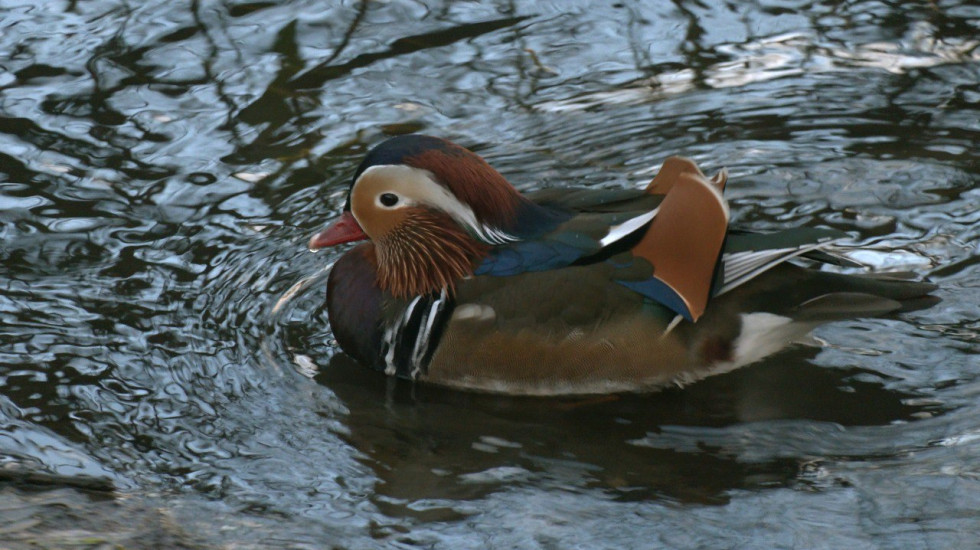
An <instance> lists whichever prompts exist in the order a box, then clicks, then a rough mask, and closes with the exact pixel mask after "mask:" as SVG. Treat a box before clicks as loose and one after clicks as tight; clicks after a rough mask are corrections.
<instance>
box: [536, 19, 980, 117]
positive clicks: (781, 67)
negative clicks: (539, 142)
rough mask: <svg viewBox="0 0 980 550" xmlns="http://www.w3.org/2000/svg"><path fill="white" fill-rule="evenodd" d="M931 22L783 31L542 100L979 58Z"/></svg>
mask: <svg viewBox="0 0 980 550" xmlns="http://www.w3.org/2000/svg"><path fill="white" fill-rule="evenodd" d="M937 33H938V30H937V29H936V28H935V27H933V26H932V25H930V24H929V23H927V22H924V21H920V22H917V23H916V24H914V25H913V28H912V31H911V32H910V33H909V36H908V38H907V39H906V40H903V41H901V42H870V43H867V44H858V45H854V46H849V45H840V46H830V45H827V44H826V39H825V38H822V37H820V36H818V35H817V34H816V33H814V32H811V31H802V32H792V33H785V34H779V35H775V36H771V37H768V38H764V39H761V40H756V41H752V42H747V43H745V44H728V45H723V46H719V47H718V48H717V51H718V52H719V53H722V54H726V55H729V56H731V57H732V59H731V60H730V61H723V62H720V63H716V64H714V65H710V66H708V67H707V68H705V69H704V70H703V71H701V74H702V76H699V74H698V71H695V70H694V69H681V70H679V71H674V72H668V73H663V74H658V75H657V76H655V77H652V78H648V79H643V80H639V81H636V82H631V83H629V84H626V85H625V86H624V87H623V88H621V89H618V90H611V91H603V92H595V93H590V94H585V95H582V96H579V97H575V98H572V99H568V100H561V101H549V102H545V103H542V104H539V105H537V108H538V109H540V110H542V111H545V112H563V111H580V110H584V109H589V108H592V107H596V106H599V105H628V104H635V103H644V102H649V101H655V100H658V99H662V98H665V97H668V96H672V95H678V94H682V93H684V92H687V91H690V90H693V89H695V88H697V87H698V85H699V84H701V83H703V84H704V85H706V86H709V87H711V88H735V87H739V86H745V85H747V84H752V83H756V82H765V81H767V80H774V79H777V78H785V77H791V76H799V75H804V74H810V75H812V74H818V73H827V72H844V71H848V70H851V69H854V68H856V67H860V68H869V69H880V70H884V71H887V72H890V73H893V74H905V73H907V72H909V71H911V70H914V69H921V68H927V67H936V66H939V65H946V64H951V63H966V62H971V61H980V40H948V41H947V40H944V39H942V38H940V37H937V36H936V35H937Z"/></svg>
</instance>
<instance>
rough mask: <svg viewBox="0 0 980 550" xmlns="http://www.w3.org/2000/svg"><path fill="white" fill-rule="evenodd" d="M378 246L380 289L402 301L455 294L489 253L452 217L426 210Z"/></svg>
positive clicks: (414, 213)
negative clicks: (444, 292)
mask: <svg viewBox="0 0 980 550" xmlns="http://www.w3.org/2000/svg"><path fill="white" fill-rule="evenodd" d="M375 244H376V246H377V255H378V286H379V287H380V288H381V289H382V290H385V291H387V292H388V293H390V294H391V295H392V296H394V297H396V298H401V299H408V298H410V297H412V296H418V295H421V294H428V293H430V292H439V291H441V290H442V289H447V290H448V292H450V293H452V292H453V289H454V286H455V283H456V281H457V280H459V279H460V278H462V277H466V276H469V275H472V274H473V269H474V268H475V266H476V265H477V264H478V263H479V261H480V260H482V259H483V257H484V256H486V254H487V251H488V250H489V247H488V246H487V245H485V244H483V243H481V242H479V241H477V240H476V239H474V238H473V237H471V236H470V235H469V233H467V232H466V231H465V230H463V229H462V228H461V227H460V226H459V225H458V224H456V222H455V221H453V219H452V218H451V217H449V216H448V215H446V214H443V213H441V212H435V211H433V210H430V209H426V208H413V209H412V210H411V213H410V215H408V216H406V218H405V221H404V222H402V223H401V224H399V225H397V226H396V227H394V228H393V229H392V230H391V231H390V232H388V233H387V234H386V235H385V236H384V237H383V238H381V239H379V240H378V241H376V243H375Z"/></svg>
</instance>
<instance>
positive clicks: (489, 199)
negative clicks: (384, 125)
mask: <svg viewBox="0 0 980 550" xmlns="http://www.w3.org/2000/svg"><path fill="white" fill-rule="evenodd" d="M405 164H407V165H408V166H412V167H415V168H421V169H424V170H428V171H429V172H431V173H432V174H433V175H434V176H435V177H436V180H437V181H438V182H439V183H441V184H442V185H444V186H446V187H447V188H448V189H449V191H450V192H451V193H452V194H453V195H454V196H455V197H456V198H457V199H459V200H460V202H462V203H463V204H466V205H468V206H469V207H470V208H472V209H473V213H474V214H475V215H476V217H477V219H478V220H479V221H480V222H481V223H483V224H486V225H489V226H491V227H497V228H509V227H511V226H513V225H514V222H515V218H516V216H517V212H518V210H519V209H520V208H521V206H523V204H524V203H526V202H529V201H527V199H525V198H524V197H523V196H522V195H521V194H520V193H518V192H517V190H516V189H514V187H513V186H512V185H511V184H510V182H508V181H507V179H506V178H504V177H503V176H502V175H501V174H500V172H497V171H496V170H495V169H494V168H493V167H492V166H490V165H489V164H488V163H487V162H486V161H485V160H483V158H482V157H480V156H479V155H477V154H476V153H473V152H470V151H469V150H467V149H464V148H463V147H460V146H459V145H456V144H454V143H452V142H448V141H447V142H444V143H442V144H441V146H440V147H438V148H432V149H427V150H425V151H422V152H421V153H418V154H416V155H413V156H410V157H406V158H405Z"/></svg>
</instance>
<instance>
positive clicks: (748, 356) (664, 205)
mask: <svg viewBox="0 0 980 550" xmlns="http://www.w3.org/2000/svg"><path fill="white" fill-rule="evenodd" d="M726 181H727V174H726V173H725V172H724V171H722V172H720V173H719V174H718V175H716V176H714V177H713V178H708V177H706V176H705V175H704V174H703V173H702V172H701V170H700V169H699V168H698V167H697V165H695V164H694V163H693V162H692V161H691V160H688V159H685V158H681V157H671V158H669V159H667V161H666V162H664V164H663V167H662V169H661V170H660V172H659V173H658V174H657V176H656V177H655V178H654V179H653V181H652V182H651V183H650V184H649V185H648V186H647V187H646V188H645V189H635V190H633V189H623V190H595V189H575V188H564V189H545V190H541V191H537V192H534V193H529V194H527V195H525V194H522V193H520V192H518V191H517V190H516V189H515V188H514V187H513V186H512V185H511V184H510V183H508V181H507V180H506V179H505V178H504V177H503V176H502V175H501V174H500V173H498V172H497V171H496V170H494V169H493V168H492V167H491V166H490V165H489V164H488V163H487V162H486V161H484V160H483V159H482V158H481V157H480V156H478V155H476V154H475V153H473V152H471V151H469V150H468V149H465V148H463V147H461V146H459V145H456V144H454V143H452V142H449V141H446V140H444V139H440V138H436V137H430V136H424V135H417V134H412V135H403V136H399V137H394V138H391V139H389V140H387V141H385V142H383V143H381V144H380V145H378V146H376V147H375V148H374V149H372V150H371V151H370V152H369V153H368V154H367V156H366V157H365V158H364V160H363V162H362V163H361V164H360V166H359V167H358V168H357V170H356V172H355V173H354V177H353V182H352V184H351V187H350V190H349V193H348V197H347V202H346V205H345V207H344V210H343V213H342V214H341V216H340V218H339V219H337V220H336V221H335V222H334V223H333V224H332V225H330V226H329V227H328V228H327V229H325V230H323V231H322V232H320V233H319V234H317V235H315V236H314V237H313V238H312V239H311V240H310V248H311V249H312V250H316V249H320V248H323V247H329V246H334V245H338V244H341V243H348V242H353V241H359V240H364V239H369V240H368V242H366V243H362V244H359V245H357V246H355V247H353V248H352V249H350V250H348V251H347V252H346V253H345V254H343V256H341V257H340V259H339V260H337V261H336V263H335V264H334V266H333V267H332V269H331V271H330V275H329V277H328V283H327V313H328V316H329V320H330V324H331V326H332V330H333V334H334V337H335V338H336V340H337V343H338V344H339V345H340V347H341V349H342V350H343V351H344V352H346V353H347V354H349V355H351V356H352V357H353V358H354V359H356V360H357V361H359V362H360V363H363V364H366V365H369V366H371V367H373V368H376V369H378V370H382V371H384V372H385V373H387V374H388V375H392V376H398V377H403V378H409V379H412V380H419V381H425V382H430V383H434V384H439V385H443V386H449V387H454V388H461V389H469V390H477V391H486V392H497V393H506V394H523V395H560V394H595V393H611V392H624V391H645V390H654V389H659V388H662V387H664V386H667V385H683V384H686V383H690V382H693V381H696V380H698V379H701V378H703V377H705V376H707V375H709V374H716V373H721V372H726V371H729V370H732V369H735V368H737V367H740V366H743V365H746V364H749V363H752V362H755V361H757V360H759V359H761V358H763V357H765V356H767V355H770V354H772V353H774V352H776V351H778V350H779V349H781V348H782V347H784V346H785V345H787V344H788V343H790V342H791V341H793V340H795V339H797V338H799V337H801V336H804V335H805V334H806V333H807V332H809V331H810V330H811V329H812V328H813V327H815V326H816V325H817V324H819V323H822V322H825V321H831V320H835V319H842V318H847V317H852V316H871V315H880V314H884V313H887V312H891V311H896V310H899V309H902V308H903V307H905V308H910V307H911V305H910V304H912V303H914V302H915V301H916V299H920V298H924V297H926V299H928V298H931V297H927V295H928V293H929V292H930V291H931V290H933V289H934V288H935V287H934V285H931V284H929V283H924V282H915V281H910V280H904V279H898V278H885V277H882V276H867V275H848V274H841V273H832V272H828V271H821V270H819V269H818V268H816V267H814V266H819V264H820V263H839V264H840V263H844V264H846V263H847V262H848V260H847V259H846V258H845V257H844V256H842V255H841V254H839V253H836V252H835V251H836V250H837V249H836V248H835V247H834V245H835V243H836V242H837V241H838V240H840V239H841V238H842V237H844V236H846V235H845V234H843V233H841V232H838V231H835V230H831V229H818V228H795V229H789V230H785V231H780V232H776V233H769V234H762V233H753V232H749V231H740V230H736V229H730V228H729V227H728V219H729V208H728V204H727V202H726V201H725V199H724V198H723V195H722V193H723V191H724V188H725V184H726ZM801 263H806V264H809V265H798V264H801Z"/></svg>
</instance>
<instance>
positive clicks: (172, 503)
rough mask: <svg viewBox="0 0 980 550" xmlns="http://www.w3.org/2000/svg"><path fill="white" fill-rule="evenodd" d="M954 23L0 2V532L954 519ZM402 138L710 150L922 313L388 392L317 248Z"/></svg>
mask: <svg viewBox="0 0 980 550" xmlns="http://www.w3.org/2000/svg"><path fill="white" fill-rule="evenodd" d="M978 21H980V11H978V9H977V8H976V7H975V6H973V4H972V3H971V2H968V1H964V0H950V1H939V2H932V3H922V4H921V5H920V4H908V3H906V4H902V5H898V4H888V3H880V2H871V1H861V2H856V3H850V4H846V5H843V4H840V3H836V2H831V3H813V2H791V3H789V4H787V3H785V2H783V3H781V4H779V5H776V4H774V3H772V2H762V3H754V4H745V3H737V4H730V3H729V4H725V3H720V2H713V1H711V2H686V1H678V2H672V3H662V4H651V3H644V2H624V3H615V4H602V5H599V4H596V3H591V2H584V1H574V2H563V3H561V5H556V6H549V5H544V4H541V3H537V2H534V3H531V2H527V3H508V2H493V3H457V2H439V1H437V0H434V1H431V2H401V1H393V2H355V3H349V4H343V3H325V2H313V1H302V0H293V1H289V2H281V3H265V2H257V3H240V4H227V3H226V4H222V5H217V4H214V5H211V4H207V3H197V2H192V3H179V2H178V3H174V2H156V1H151V2H141V3H136V4H132V3H118V2H113V1H99V2H82V3H77V2H74V3H72V2H68V3H50V2H46V3H36V2H35V3H18V2H12V3H9V2H8V3H7V4H5V6H4V16H3V18H2V19H0V31H2V32H0V52H2V53H0V501H2V502H3V504H0V525H2V527H0V540H3V542H4V544H3V546H5V547H7V546H10V547H15V548H16V547H28V546H30V545H35V544H41V545H47V546H51V547H64V546H72V545H74V546H82V547H85V546H96V547H97V546H99V545H108V544H119V545H124V546H127V547H129V546H133V547H140V546H145V547H180V546H184V547H210V546H221V545H229V546H246V547H247V546H249V545H257V546H290V545H291V546H306V547H323V546H324V545H325V544H328V543H329V544H333V545H336V546H338V547H345V548H374V547H377V546H378V545H384V546H400V547H406V546H409V547H411V546H429V547H440V548H442V547H445V548H485V547H488V546H489V547H500V548H510V547H520V548H540V547H567V546H570V545H572V544H578V545H581V546H583V547H589V548H601V547H608V548H624V547H635V546H636V541H640V540H642V541H649V544H650V545H651V546H654V547H657V546H660V547H699V546H747V547H840V548H844V547H846V548H861V547H869V548H870V547H902V548H926V547H949V548H957V547H968V546H969V545H971V544H974V541H973V540H972V533H975V532H976V530H977V528H980V520H977V519H976V517H975V511H976V510H977V509H980V496H978V495H980V490H978V489H980V487H978V483H977V479H978V477H977V472H978V471H980V459H978V458H977V457H978V456H980V438H978V437H977V434H978V433H980V423H978V422H977V418H980V414H978V409H977V397H978V396H980V379H978V376H977V374H978V371H977V367H976V365H977V360H976V358H977V353H978V351H980V345H978V342H980V324H978V319H980V300H978V296H980V294H978V293H977V292H976V287H977V280H978V275H980V272H978V265H980V264H978V261H977V247H978V243H980V223H978V222H980V219H978V212H980V209H978V208H977V205H978V204H980V190H978V189H980V186H978V179H977V174H978V167H980V157H978V155H977V150H978V148H977V144H978V143H980V139H978V138H980V136H978V132H980V107H978V106H980V84H978V82H980V53H978V52H980V45H978V42H977V38H976V37H977V36H978V34H980V29H978V27H980V23H978ZM407 131H425V132H427V133H433V134H438V135H442V136H445V137H448V138H450V139H453V140H455V141H458V142H460V143H462V144H465V145H468V146H470V147H472V148H474V149H476V150H477V151H479V152H480V153H481V154H483V155H484V156H486V157H487V158H488V159H489V160H490V161H491V162H492V163H493V164H494V165H495V166H497V167H498V168H499V169H500V170H501V171H502V172H503V173H504V174H505V175H507V176H508V177H509V178H510V179H511V180H512V181H513V182H514V183H515V184H516V185H518V186H519V187H521V188H523V189H531V188H538V187H554V186H557V187H560V186H563V185H568V184H570V183H574V184H576V185H592V186H627V185H639V184H641V183H643V182H644V181H645V180H648V179H649V177H650V174H651V173H652V172H654V171H655V170H656V168H657V167H658V166H659V163H660V162H661V161H662V160H663V159H664V158H665V157H666V156H668V155H670V154H685V155H688V156H692V157H694V158H696V159H697V160H698V161H699V162H700V163H701V164H702V165H704V166H705V168H706V169H707V170H714V169H716V168H719V167H721V166H728V167H729V169H730V171H731V180H730V185H729V189H728V193H729V196H730V198H731V201H732V206H733V217H734V218H735V220H736V221H737V223H739V224H740V225H743V226H745V227H749V228H752V229H757V230H767V229H773V228H778V227H786V226H796V225H826V226H831V227H836V228H839V229H842V230H845V231H848V232H850V234H851V235H852V236H853V239H854V241H855V242H856V243H858V244H861V245H863V246H865V247H866V249H867V250H866V251H865V252H863V253H862V254H861V256H860V259H861V260H862V261H865V262H866V263H868V264H869V265H871V266H874V268H876V269H880V270H910V269H911V270H914V271H917V272H919V273H922V274H926V275H929V276H931V277H932V279H933V280H934V281H936V282H937V283H939V284H940V286H941V288H940V291H939V295H940V296H941V297H942V298H943V302H942V303H941V304H939V305H938V306H936V307H933V308H930V309H927V310H922V311H917V312H912V313H907V314H902V315H898V316H894V317H891V318H885V319H874V320H855V321H849V322H841V323H836V324H833V325H830V326H826V327H824V328H822V329H820V330H819V331H818V333H817V339H816V342H815V344H816V345H810V346H802V347H798V348H795V349H793V350H790V351H788V352H786V353H783V354H781V355H779V356H777V357H774V358H772V359H771V360H769V361H767V362H765V363H763V364H759V365H755V366H752V367H749V368H746V369H743V370H741V371H737V372H734V373H731V374H728V375H724V376H719V377H716V378H712V379H709V380H706V381H703V382H701V383H699V384H696V385H694V386H691V387H688V388H685V389H683V390H668V391H665V392H662V393H659V394H654V395H627V396H610V397H604V398H591V399H577V400H542V399H508V398H501V397H490V396H484V395H478V394H465V393H458V392H447V391H444V390H440V389H437V388H428V387H414V386H411V385H409V384H406V383H404V382H397V381H391V380H387V379H385V378H384V377H382V376H379V375H378V374H376V373H374V372H371V371H368V370H366V369H363V368H360V367H358V366H357V365H354V364H352V363H351V362H350V360H349V359H347V358H345V357H344V356H342V355H339V354H338V353H337V351H338V350H337V348H336V347H335V346H334V344H333V343H332V342H331V334H330V331H329V325H328V324H327V319H326V314H325V312H324V311H323V288H324V281H323V279H324V268H325V267H326V266H328V265H329V264H330V262H332V261H333V260H334V259H335V258H334V257H333V256H324V255H323V254H320V255H313V254H310V253H309V252H308V251H307V250H306V248H305V245H306V241H307V239H308V237H309V235H310V234H311V233H312V231H314V230H315V229H317V228H319V227H321V226H322V225H323V224H324V223H325V222H326V221H327V220H328V219H330V218H332V217H333V216H335V215H336V214H337V212H338V210H339V208H340V206H341V204H342V202H343V200H344V195H345V193H346V186H347V182H348V178H349V177H350V175H351V173H352V172H353V170H354V168H355V167H356V165H357V163H359V162H360V159H361V157H362V155H363V154H364V152H365V151H366V150H367V149H368V148H370V146H371V145H373V144H375V143H377V142H378V141H380V140H381V139H383V137H384V136H386V135H389V134H393V133H402V132H407ZM827 525H833V529H827ZM215 526H219V528H217V529H216V528H215ZM324 541H328V543H325V542H324ZM570 541H572V542H570ZM719 541H721V542H719ZM18 545H20V546H18Z"/></svg>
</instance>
